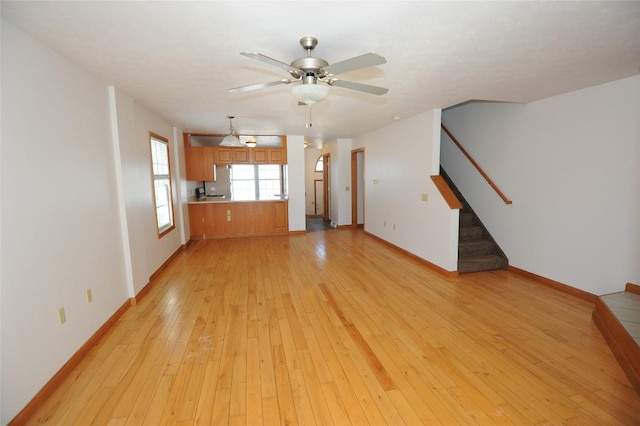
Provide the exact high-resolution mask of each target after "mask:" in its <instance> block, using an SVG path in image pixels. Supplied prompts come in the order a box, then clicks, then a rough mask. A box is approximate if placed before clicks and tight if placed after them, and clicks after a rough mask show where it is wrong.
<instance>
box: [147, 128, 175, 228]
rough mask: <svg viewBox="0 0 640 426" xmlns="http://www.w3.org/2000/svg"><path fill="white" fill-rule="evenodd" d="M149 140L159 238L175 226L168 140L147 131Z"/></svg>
mask: <svg viewBox="0 0 640 426" xmlns="http://www.w3.org/2000/svg"><path fill="white" fill-rule="evenodd" d="M149 141H150V143H151V165H152V169H153V171H152V172H153V195H154V198H155V204H156V226H157V230H158V238H160V237H162V236H164V235H166V234H167V233H169V232H170V231H171V230H172V229H173V228H175V225H174V223H173V197H172V194H171V167H169V140H168V139H166V138H163V137H162V136H159V135H156V134H155V133H151V132H149Z"/></svg>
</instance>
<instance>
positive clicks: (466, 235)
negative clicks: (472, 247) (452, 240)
mask: <svg viewBox="0 0 640 426" xmlns="http://www.w3.org/2000/svg"><path fill="white" fill-rule="evenodd" d="M483 232H484V230H483V229H482V226H478V225H466V226H461V227H460V230H459V232H458V239H459V240H461V241H462V240H478V239H481V238H482V234H483Z"/></svg>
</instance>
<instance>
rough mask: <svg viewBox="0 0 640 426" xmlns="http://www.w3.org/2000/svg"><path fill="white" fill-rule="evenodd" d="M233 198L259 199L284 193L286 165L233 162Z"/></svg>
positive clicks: (231, 179)
mask: <svg viewBox="0 0 640 426" xmlns="http://www.w3.org/2000/svg"><path fill="white" fill-rule="evenodd" d="M230 181H231V194H232V196H233V199H234V200H259V199H265V198H272V197H276V196H280V195H281V194H284V193H285V188H286V167H285V166H283V165H279V164H234V165H232V166H231V178H230Z"/></svg>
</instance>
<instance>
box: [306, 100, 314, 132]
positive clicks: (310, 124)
mask: <svg viewBox="0 0 640 426" xmlns="http://www.w3.org/2000/svg"><path fill="white" fill-rule="evenodd" d="M311 126H313V123H311V104H307V129H309V128H310V127H311Z"/></svg>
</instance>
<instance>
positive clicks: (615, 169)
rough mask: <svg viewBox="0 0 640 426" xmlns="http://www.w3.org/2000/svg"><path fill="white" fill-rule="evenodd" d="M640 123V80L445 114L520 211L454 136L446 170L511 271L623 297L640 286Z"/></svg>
mask: <svg viewBox="0 0 640 426" xmlns="http://www.w3.org/2000/svg"><path fill="white" fill-rule="evenodd" d="M639 117H640V76H636V77H632V78H628V79H624V80H620V81H615V82H611V83H608V84H604V85H601V86H596V87H591V88H588V89H583V90H580V91H576V92H572V93H568V94H564V95H560V96H555V97H552V98H548V99H543V100H540V101H537V102H532V103H529V104H526V105H510V104H467V105H463V106H460V107H457V108H452V109H450V110H447V111H446V112H444V114H443V122H444V123H445V125H446V126H447V127H448V128H449V129H450V130H451V131H452V132H453V134H454V135H455V136H456V137H457V139H458V140H459V141H460V142H461V143H462V144H463V146H464V147H465V149H467V151H469V152H470V153H471V155H472V156H473V157H474V158H475V159H476V161H477V162H478V163H479V164H480V165H481V166H482V167H483V168H484V170H485V171H486V172H487V174H488V175H489V176H490V177H491V178H492V179H493V180H494V182H495V183H496V184H497V185H498V187H500V188H501V189H502V191H503V192H505V193H506V195H507V197H510V198H511V199H512V200H513V204H512V205H511V206H507V205H505V204H504V203H502V201H501V200H500V199H499V198H498V197H497V196H496V195H495V193H493V192H492V190H491V189H490V188H489V187H488V185H487V184H486V183H484V181H482V180H481V179H479V175H478V174H477V172H475V171H474V170H473V169H471V167H470V166H469V164H468V162H466V160H464V159H463V158H462V157H461V154H460V153H459V152H458V151H457V150H456V148H455V147H454V146H453V144H452V143H451V142H450V141H449V140H448V138H447V140H443V143H442V164H443V167H444V168H445V170H446V171H447V172H448V173H449V174H450V176H451V177H452V178H453V180H454V182H455V183H456V185H457V186H458V187H459V188H460V189H461V190H462V192H463V194H464V195H465V197H466V198H467V199H468V201H469V202H470V204H471V205H472V207H473V208H474V210H476V212H477V213H478V214H479V215H480V217H481V219H482V221H483V222H484V223H485V225H487V227H488V228H489V230H490V232H491V233H492V235H493V236H494V237H495V239H496V240H497V242H498V243H499V244H500V246H501V247H502V249H503V250H504V251H505V253H506V255H507V256H508V257H509V261H510V264H511V265H513V266H516V267H518V268H521V269H524V270H527V271H529V272H533V273H535V274H538V275H541V276H544V277H547V278H550V279H552V280H556V281H559V282H561V283H564V284H568V285H570V286H573V287H576V288H579V289H582V290H585V291H588V292H591V293H594V294H604V293H610V292H615V291H620V290H623V288H624V284H625V283H627V282H635V283H639V282H640V262H638V256H639V254H640V221H639V220H638V218H640V143H639V141H640V130H639V123H640V119H639ZM445 138H446V136H445Z"/></svg>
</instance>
